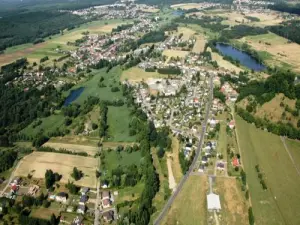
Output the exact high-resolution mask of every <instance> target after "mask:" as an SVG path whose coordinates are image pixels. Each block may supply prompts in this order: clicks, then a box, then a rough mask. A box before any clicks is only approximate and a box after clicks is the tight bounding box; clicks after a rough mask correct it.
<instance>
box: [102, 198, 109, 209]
mask: <svg viewBox="0 0 300 225" xmlns="http://www.w3.org/2000/svg"><path fill="white" fill-rule="evenodd" d="M110 206H111V202H110V199H103V200H102V207H103V208H104V209H106V208H109V207H110Z"/></svg>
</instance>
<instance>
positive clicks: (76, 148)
mask: <svg viewBox="0 0 300 225" xmlns="http://www.w3.org/2000/svg"><path fill="white" fill-rule="evenodd" d="M43 146H44V147H51V148H55V149H57V150H58V149H66V150H68V151H72V152H75V153H76V152H86V153H87V154H89V155H91V156H94V155H95V154H96V153H97V152H98V147H96V146H87V145H77V144H65V143H59V142H52V141H51V140H50V141H48V142H46V143H45V144H44V145H43Z"/></svg>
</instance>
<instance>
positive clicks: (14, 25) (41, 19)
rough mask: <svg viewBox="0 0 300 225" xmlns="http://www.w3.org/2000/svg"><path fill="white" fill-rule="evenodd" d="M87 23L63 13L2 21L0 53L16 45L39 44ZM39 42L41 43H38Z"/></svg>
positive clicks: (25, 16)
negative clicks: (43, 40) (52, 36)
mask: <svg viewBox="0 0 300 225" xmlns="http://www.w3.org/2000/svg"><path fill="white" fill-rule="evenodd" d="M84 22H87V21H86V20H84V19H82V18H81V17H79V16H77V15H72V14H70V13H65V12H64V13H62V12H50V11H39V12H28V13H23V14H16V15H12V16H9V17H4V18H2V19H1V20H0V51H3V50H5V49H6V48H8V47H11V46H14V45H20V44H24V43H37V42H40V41H41V39H43V38H46V37H48V36H50V35H55V34H59V33H60V32H61V30H64V29H69V30H71V29H73V28H75V27H76V26H78V25H80V24H82V23H84ZM37 40H39V41H37Z"/></svg>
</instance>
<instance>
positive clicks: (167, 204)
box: [153, 76, 213, 225]
mask: <svg viewBox="0 0 300 225" xmlns="http://www.w3.org/2000/svg"><path fill="white" fill-rule="evenodd" d="M209 92H210V94H209V100H208V101H207V104H206V111H205V112H206V113H205V118H204V121H203V123H202V124H203V125H202V132H201V134H200V138H199V143H198V147H197V151H196V155H195V157H194V159H193V162H192V164H191V166H190V168H189V170H188V171H187V172H186V174H185V175H184V176H183V177H182V179H181V180H180V182H179V184H178V186H177V188H176V190H175V191H174V192H173V194H172V195H171V197H170V198H169V200H168V202H167V203H166V204H165V205H164V208H163V209H162V211H161V212H160V214H159V215H158V217H157V218H156V219H155V221H154V223H153V224H154V225H159V224H160V223H161V222H162V220H163V218H164V217H165V216H166V214H167V212H168V210H169V209H170V208H171V205H172V204H173V202H174V200H175V198H176V197H177V195H178V194H179V193H180V191H181V189H182V187H183V185H184V183H185V182H186V181H187V179H188V177H189V176H190V175H191V173H192V172H193V169H194V167H195V164H196V162H197V160H198V158H199V156H200V155H201V150H202V145H203V141H204V136H205V133H206V126H207V121H208V117H209V113H210V108H211V103H212V100H213V76H211V77H210V90H209Z"/></svg>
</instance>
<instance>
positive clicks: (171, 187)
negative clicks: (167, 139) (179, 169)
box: [167, 158, 176, 191]
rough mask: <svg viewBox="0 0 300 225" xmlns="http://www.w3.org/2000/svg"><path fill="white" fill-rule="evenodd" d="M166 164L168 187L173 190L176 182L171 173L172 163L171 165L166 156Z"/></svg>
mask: <svg viewBox="0 0 300 225" xmlns="http://www.w3.org/2000/svg"><path fill="white" fill-rule="evenodd" d="M167 165H168V175H169V188H170V189H171V190H173V191H175V188H176V182H175V178H174V175H173V170H172V165H171V159H170V158H167Z"/></svg>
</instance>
